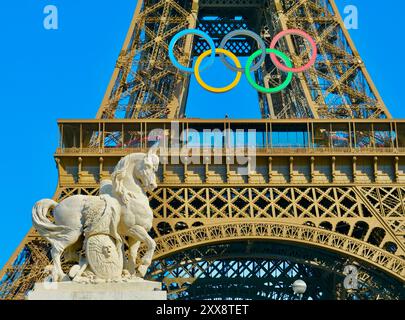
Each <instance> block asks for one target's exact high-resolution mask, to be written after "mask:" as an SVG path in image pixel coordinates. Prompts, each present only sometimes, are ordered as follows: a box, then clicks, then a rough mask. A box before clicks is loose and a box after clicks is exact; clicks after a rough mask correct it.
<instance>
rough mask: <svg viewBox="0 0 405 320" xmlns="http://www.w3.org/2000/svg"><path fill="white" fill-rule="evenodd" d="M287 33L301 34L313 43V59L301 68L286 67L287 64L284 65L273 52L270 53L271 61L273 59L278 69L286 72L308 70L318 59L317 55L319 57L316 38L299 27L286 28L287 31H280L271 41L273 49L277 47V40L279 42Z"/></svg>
mask: <svg viewBox="0 0 405 320" xmlns="http://www.w3.org/2000/svg"><path fill="white" fill-rule="evenodd" d="M286 35H298V36H301V37H303V38H304V39H306V40H308V42H309V43H310V44H311V47H312V57H311V59H310V60H309V62H308V63H307V64H306V65H305V66H302V67H300V68H288V67H286V66H285V65H283V64H282V63H281V62H280V61H279V60H278V59H277V57H276V55H275V54H274V53H272V54H270V58H271V61H273V63H274V65H275V66H276V67H277V68H278V69H280V70H282V71H284V72H294V73H299V72H304V71H306V70H308V69H309V68H311V67H312V65H313V64H314V63H315V61H316V57H317V55H318V49H317V47H316V43H315V41H314V39H312V37H311V36H310V35H309V34H308V33H306V32H304V31H302V30H299V29H289V30H285V31H282V32H280V33H279V34H277V35H276V36H275V37H274V39H273V40H272V41H271V44H270V48H271V49H275V47H276V44H277V42H278V41H279V40H280V39H281V38H282V37H284V36H286Z"/></svg>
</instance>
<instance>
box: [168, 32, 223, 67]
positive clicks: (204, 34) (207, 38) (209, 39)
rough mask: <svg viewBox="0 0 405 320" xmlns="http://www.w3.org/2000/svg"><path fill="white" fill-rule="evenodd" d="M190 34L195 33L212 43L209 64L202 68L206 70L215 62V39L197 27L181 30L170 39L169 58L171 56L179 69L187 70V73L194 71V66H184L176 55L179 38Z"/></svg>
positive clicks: (171, 59)
mask: <svg viewBox="0 0 405 320" xmlns="http://www.w3.org/2000/svg"><path fill="white" fill-rule="evenodd" d="M188 34H194V35H197V36H200V37H201V38H203V39H204V40H206V41H207V42H208V44H209V45H210V48H211V51H212V54H211V57H210V59H209V60H208V64H207V65H206V66H205V67H204V68H202V70H205V69H207V68H208V67H210V66H212V65H213V64H214V62H215V43H214V40H212V38H211V37H210V36H209V35H208V34H206V33H205V32H203V31H201V30H197V29H187V30H183V31H181V32H179V33H178V34H176V35H175V36H174V37H173V39H172V41H170V44H169V58H170V61H171V62H172V63H173V65H174V66H175V67H176V68H177V69H179V70H181V71H184V72H187V73H192V72H193V71H194V69H193V68H187V67H184V66H182V65H181V64H180V63H179V62H178V61H177V59H176V57H175V56H174V46H175V45H176V43H177V41H179V39H180V38H181V37H184V36H186V35H188Z"/></svg>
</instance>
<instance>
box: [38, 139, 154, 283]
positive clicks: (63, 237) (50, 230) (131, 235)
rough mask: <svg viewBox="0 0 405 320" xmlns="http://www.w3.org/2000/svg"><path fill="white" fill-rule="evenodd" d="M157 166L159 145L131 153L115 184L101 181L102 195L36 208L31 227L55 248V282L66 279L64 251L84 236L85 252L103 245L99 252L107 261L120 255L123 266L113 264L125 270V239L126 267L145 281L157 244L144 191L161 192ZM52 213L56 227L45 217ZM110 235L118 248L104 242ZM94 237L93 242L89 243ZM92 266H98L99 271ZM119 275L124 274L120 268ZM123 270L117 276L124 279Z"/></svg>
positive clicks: (42, 203) (45, 203) (46, 203)
mask: <svg viewBox="0 0 405 320" xmlns="http://www.w3.org/2000/svg"><path fill="white" fill-rule="evenodd" d="M158 166H159V157H158V156H157V146H154V147H152V148H151V149H150V150H149V152H148V153H147V154H144V153H133V154H130V155H127V156H126V157H124V158H123V159H121V160H120V161H119V163H118V164H117V166H116V167H115V169H114V172H113V174H112V181H109V180H108V181H109V182H108V181H103V182H102V188H101V190H100V196H86V195H75V196H71V197H69V198H66V199H65V200H63V201H62V202H60V203H57V202H55V201H53V200H50V199H45V200H41V201H39V202H37V203H36V204H35V206H34V208H33V209H32V220H33V225H34V227H35V228H36V229H37V230H38V232H39V234H40V235H41V236H42V237H43V238H45V239H46V240H48V241H49V242H50V244H51V246H52V249H51V256H52V260H53V266H52V267H50V271H51V272H52V273H51V275H52V281H54V282H58V281H65V280H66V279H68V277H67V276H66V275H65V274H64V272H63V270H62V266H61V257H62V254H63V253H64V251H65V249H68V250H66V251H69V249H72V248H74V247H77V245H78V244H79V245H80V239H81V241H83V237H82V235H84V239H85V240H84V242H83V243H84V245H83V247H86V245H87V247H89V246H90V247H91V245H98V246H99V247H100V243H101V244H102V249H101V250H100V252H101V253H102V254H104V255H105V257H104V258H105V259H107V258H109V257H110V256H111V250H115V252H119V253H118V256H119V257H120V259H121V262H120V261H117V259H115V262H114V263H115V265H118V266H119V265H120V264H121V268H122V264H123V262H122V260H123V258H122V257H123V245H122V243H123V241H125V240H124V239H126V237H127V239H128V241H127V244H128V247H129V261H128V264H129V265H130V266H131V268H130V270H129V273H130V274H131V276H134V277H136V273H137V271H138V272H139V274H140V275H141V277H144V276H145V274H146V272H147V269H148V267H149V266H150V264H151V261H152V258H153V254H154V251H155V247H156V243H155V241H154V240H153V239H152V238H151V237H150V236H149V234H148V231H150V230H151V228H152V221H153V212H152V209H151V208H150V206H149V201H148V197H147V194H146V192H147V191H153V190H154V189H156V188H157V183H156V172H157V170H158ZM51 209H53V216H54V223H53V222H51V221H50V220H49V219H48V218H47V214H48V212H49V210H51ZM106 235H107V236H108V237H109V239H114V240H115V242H114V245H116V248H113V247H112V246H111V243H107V244H106V242H105V238H104V239H103V238H100V237H102V236H104V237H105V236H106ZM92 236H93V238H91V237H92ZM94 236H98V237H99V240H97V241H92V240H89V239H96V238H95V237H94ZM110 242H111V241H110ZM103 243H104V245H103ZM141 243H145V244H146V252H145V254H144V256H143V257H142V259H141V263H140V265H139V266H138V268H136V267H135V266H136V261H137V255H138V249H139V246H140V244H141ZM79 248H80V247H79ZM90 251H91V248H90ZM101 253H100V254H101ZM86 255H87V260H91V259H90V258H91V257H89V252H87V251H86ZM90 255H91V254H90ZM93 256H94V255H93ZM87 260H86V263H87ZM96 260H97V261H96ZM107 260H108V259H107ZM102 261H103V260H102V259H101V260H100V259H98V258H97V257H96V258H93V265H92V264H91V263H90V265H91V267H92V268H93V269H97V268H101V269H102V268H103V267H106V266H102V264H103V262H102ZM104 261H106V260H104ZM90 262H91V261H90ZM94 264H98V266H97V265H96V266H95V265H94ZM86 266H87V264H86ZM77 267H78V266H77ZM107 267H108V265H107ZM115 269H117V268H115ZM82 271H83V270H82ZM121 271H123V270H122V269H121ZM121 271H119V272H120V275H119V276H120V277H121ZM110 274H111V272H110ZM105 277H107V276H105Z"/></svg>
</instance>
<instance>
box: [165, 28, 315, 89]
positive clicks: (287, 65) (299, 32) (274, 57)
mask: <svg viewBox="0 0 405 320" xmlns="http://www.w3.org/2000/svg"><path fill="white" fill-rule="evenodd" d="M188 34H194V35H197V36H200V37H202V38H203V39H205V40H206V41H207V42H208V44H209V46H210V49H209V50H207V51H205V52H204V53H202V54H201V55H200V56H199V57H198V59H197V61H196V63H195V66H194V68H187V67H185V66H182V65H181V64H180V63H179V62H178V61H177V60H176V57H175V56H174V52H173V51H174V47H175V45H176V43H177V41H178V40H179V39H180V38H181V37H183V36H185V35H188ZM238 35H242V36H248V37H251V38H253V39H254V40H256V41H257V44H258V47H259V50H258V51H256V52H255V53H253V54H252V55H251V56H250V57H249V58H248V61H247V63H246V66H245V68H242V65H241V63H240V61H239V60H238V58H237V56H235V55H234V54H233V53H232V52H230V51H228V50H225V46H226V43H227V42H228V41H229V40H230V39H231V38H233V37H235V36H238ZM286 35H298V36H301V37H303V38H304V39H306V40H307V41H308V42H309V43H310V45H311V48H312V56H311V59H310V60H309V62H308V63H307V64H306V65H304V66H302V67H298V68H294V67H293V64H292V61H291V60H290V58H289V57H288V56H287V55H286V54H284V53H282V52H280V51H278V50H276V49H275V47H276V44H277V43H278V41H279V40H280V39H281V38H282V37H284V36H286ZM265 46H266V45H265V43H264V41H263V40H262V39H261V38H260V37H259V35H257V34H256V33H254V32H252V31H249V30H243V29H241V30H235V31H232V32H230V33H229V34H227V35H226V36H225V37H224V38H223V39H222V41H221V43H220V46H219V48H215V43H214V40H213V39H212V38H211V37H210V36H209V35H208V34H206V33H205V32H203V31H201V30H196V29H188V30H183V31H181V32H179V33H178V34H176V35H175V36H174V37H173V39H172V40H171V41H170V44H169V58H170V60H171V62H172V63H173V65H174V66H175V67H176V68H177V69H179V70H181V71H183V72H187V73H193V72H194V74H195V77H196V79H197V82H198V83H199V84H200V85H201V86H202V87H203V88H204V89H206V90H208V91H211V92H214V93H224V92H227V91H230V90H232V89H233V88H235V87H236V86H237V85H238V83H239V81H240V79H241V76H242V72H244V73H245V75H246V78H247V80H248V82H249V84H250V85H251V86H252V87H253V88H255V89H256V90H257V91H259V92H261V93H266V94H271V93H276V92H280V91H281V90H283V89H285V88H286V87H287V86H288V85H289V84H290V83H291V81H292V77H293V73H300V72H304V71H306V70H308V69H309V68H311V67H312V66H313V65H314V64H315V62H316V58H317V56H318V50H317V47H316V43H315V41H314V39H312V37H311V36H310V35H309V34H307V33H306V32H304V31H302V30H299V29H290V30H285V31H282V32H280V33H279V34H277V35H276V36H275V37H274V39H273V40H272V41H271V44H270V48H269V49H266V47H265ZM217 53H219V55H220V58H221V60H222V62H223V63H224V64H225V66H226V67H227V68H228V69H230V70H232V71H235V72H237V74H236V77H235V79H234V80H233V81H232V83H231V84H229V85H227V86H225V87H221V88H216V87H212V86H209V85H207V84H206V83H205V82H204V81H203V80H202V78H201V74H200V72H201V71H202V70H205V69H207V68H208V67H210V66H212V65H213V63H214V62H215V56H216V54H217ZM266 54H270V58H271V60H272V62H273V63H274V65H275V66H276V67H277V68H278V69H279V70H281V71H284V72H286V73H287V77H286V79H285V80H284V82H283V83H282V84H280V85H279V86H277V87H274V88H266V87H263V86H260V85H259V84H257V83H256V81H255V80H254V79H253V77H252V75H251V72H254V71H256V70H258V69H259V68H260V67H261V66H262V65H263V63H264V61H265V59H266ZM259 55H260V59H259V60H258V61H257V62H256V63H255V64H254V65H253V66H252V64H253V62H254V61H255V59H256V58H257V57H258V56H259ZM207 56H210V58H209V60H208V61H207V63H206V65H205V66H204V67H203V68H200V66H201V63H202V61H203V60H204V59H205V58H206V57H207ZM225 56H227V57H229V58H230V59H231V60H232V61H233V63H234V64H235V66H233V65H232V64H230V63H229V62H228V61H227V59H226V58H225ZM277 56H278V57H279V58H281V59H282V60H283V61H284V63H285V65H283V64H282V63H281V62H280V61H279V60H278V58H277Z"/></svg>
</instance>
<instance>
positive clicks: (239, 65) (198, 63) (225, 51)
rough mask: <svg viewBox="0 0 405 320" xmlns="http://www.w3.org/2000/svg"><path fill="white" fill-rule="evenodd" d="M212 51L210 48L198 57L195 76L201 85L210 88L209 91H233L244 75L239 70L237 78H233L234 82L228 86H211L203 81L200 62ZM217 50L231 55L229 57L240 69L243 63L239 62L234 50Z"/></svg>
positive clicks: (206, 88)
mask: <svg viewBox="0 0 405 320" xmlns="http://www.w3.org/2000/svg"><path fill="white" fill-rule="evenodd" d="M211 52H212V50H208V51H205V52H204V53H202V54H201V55H200V56H199V57H198V59H197V61H196V63H195V66H194V74H195V78H196V79H197V82H198V83H199V84H200V86H201V87H203V88H204V89H205V90H208V91H211V92H214V93H224V92H228V91H231V90H232V89H233V88H235V87H236V86H237V85H238V83H239V81H240V78H241V77H242V72H240V71H238V72H237V73H236V77H235V79H234V80H233V82H232V83H231V84H230V85H228V86H226V87H222V88H216V87H211V86H209V85H207V84H206V83H205V82H204V81H203V79H202V78H201V75H200V64H201V62H202V61H203V60H204V58H205V57H207V56H209V55H210V54H211ZM215 52H216V53H217V52H218V53H222V54H224V55H226V56H227V57H229V58H230V59H231V60H232V61H233V63H234V64H235V65H236V67H237V68H239V69H240V68H242V65H241V63H240V62H239V59H238V57H237V56H235V55H234V54H233V53H232V52H230V51H228V50H225V49H215Z"/></svg>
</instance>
